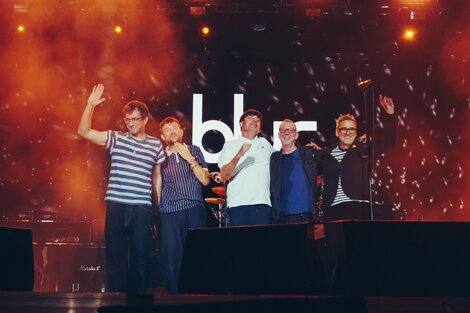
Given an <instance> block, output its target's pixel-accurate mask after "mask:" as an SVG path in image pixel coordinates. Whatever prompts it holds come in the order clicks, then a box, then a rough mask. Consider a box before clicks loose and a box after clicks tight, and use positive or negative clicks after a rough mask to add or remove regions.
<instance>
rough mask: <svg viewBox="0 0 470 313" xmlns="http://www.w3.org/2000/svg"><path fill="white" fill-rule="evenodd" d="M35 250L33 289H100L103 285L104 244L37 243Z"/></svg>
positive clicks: (40, 290)
mask: <svg viewBox="0 0 470 313" xmlns="http://www.w3.org/2000/svg"><path fill="white" fill-rule="evenodd" d="M34 254H35V272H36V279H35V284H34V291H39V292H99V291H101V288H106V287H105V283H106V270H105V266H106V250H105V248H104V247H103V246H92V245H81V244H76V245H74V244H60V245H57V244H45V245H36V246H35V247H34Z"/></svg>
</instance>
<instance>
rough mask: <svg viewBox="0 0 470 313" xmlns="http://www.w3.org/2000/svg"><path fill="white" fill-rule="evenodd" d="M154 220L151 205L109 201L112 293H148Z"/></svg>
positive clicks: (107, 229) (107, 230)
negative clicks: (148, 259) (147, 264)
mask: <svg viewBox="0 0 470 313" xmlns="http://www.w3.org/2000/svg"><path fill="white" fill-rule="evenodd" d="M151 221H152V212H151V207H150V206H145V205H127V204H121V203H115V202H108V205H107V207H106V224H105V240H106V260H107V267H106V269H107V290H108V291H113V292H116V291H118V292H129V293H134V294H145V291H146V260H147V255H148V247H149V242H150V236H151V234H150V226H151Z"/></svg>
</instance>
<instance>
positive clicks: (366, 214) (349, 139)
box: [320, 95, 396, 221]
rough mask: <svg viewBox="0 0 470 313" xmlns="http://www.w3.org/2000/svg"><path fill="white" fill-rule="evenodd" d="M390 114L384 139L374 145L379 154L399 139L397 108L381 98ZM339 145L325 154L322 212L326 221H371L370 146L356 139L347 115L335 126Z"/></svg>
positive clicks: (353, 128)
mask: <svg viewBox="0 0 470 313" xmlns="http://www.w3.org/2000/svg"><path fill="white" fill-rule="evenodd" d="M379 100H380V105H381V106H382V108H383V109H384V111H385V112H386V113H387V114H386V116H385V119H384V132H385V134H384V138H383V140H380V141H378V140H376V141H375V148H376V150H377V151H383V150H385V149H387V148H388V147H390V146H391V145H393V144H394V142H395V139H396V119H395V115H394V110H395V106H394V104H393V101H392V99H391V98H388V97H382V95H380V97H379ZM336 137H338V143H336V144H333V145H332V146H330V147H329V148H326V149H324V150H322V156H321V161H320V172H322V174H323V176H324V182H325V183H324V187H323V198H322V208H323V212H324V217H323V220H324V221H333V220H339V219H370V211H369V205H368V203H369V200H368V199H369V184H368V170H367V168H368V162H367V146H366V144H365V143H364V142H361V141H360V140H356V139H357V123H356V119H355V118H354V116H353V115H350V114H346V115H342V116H340V117H339V118H338V120H337V123H336Z"/></svg>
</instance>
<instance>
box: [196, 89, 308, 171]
mask: <svg viewBox="0 0 470 313" xmlns="http://www.w3.org/2000/svg"><path fill="white" fill-rule="evenodd" d="M243 111H244V109H243V94H234V96H233V131H232V129H230V127H229V126H228V125H227V124H225V123H223V122H221V121H217V120H207V121H205V122H203V121H202V94H194V95H193V145H196V146H198V147H199V148H201V150H202V153H203V154H204V159H205V160H206V162H207V163H211V164H214V163H217V161H218V159H219V154H220V152H217V153H210V152H208V151H207V150H206V149H205V148H204V146H203V145H202V137H203V136H204V134H205V133H207V132H208V131H211V130H216V131H218V132H220V133H221V134H222V136H224V141H225V142H227V141H230V140H233V139H235V138H238V137H239V136H241V130H240V123H239V120H240V116H242V114H243ZM281 123H282V121H273V130H276V131H275V132H273V133H274V134H275V135H273V136H272V137H273V140H274V142H273V146H274V149H276V150H279V149H280V148H281V142H280V140H279V138H278V136H277V130H278V129H279V125H281ZM295 126H296V127H297V131H298V132H301V131H316V130H317V122H316V121H299V122H296V123H295Z"/></svg>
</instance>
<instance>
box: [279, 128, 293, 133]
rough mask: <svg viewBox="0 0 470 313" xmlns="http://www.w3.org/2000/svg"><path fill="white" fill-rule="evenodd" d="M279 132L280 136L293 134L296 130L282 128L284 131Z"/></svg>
mask: <svg viewBox="0 0 470 313" xmlns="http://www.w3.org/2000/svg"><path fill="white" fill-rule="evenodd" d="M279 132H280V133H281V134H295V133H296V132H297V130H296V129H295V128H284V129H279Z"/></svg>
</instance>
